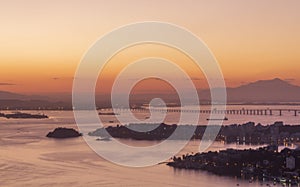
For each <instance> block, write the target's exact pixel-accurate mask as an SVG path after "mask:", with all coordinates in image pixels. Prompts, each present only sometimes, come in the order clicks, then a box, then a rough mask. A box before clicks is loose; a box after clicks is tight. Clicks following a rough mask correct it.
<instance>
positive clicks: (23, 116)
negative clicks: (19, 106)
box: [0, 112, 48, 119]
mask: <svg viewBox="0 0 300 187" xmlns="http://www.w3.org/2000/svg"><path fill="white" fill-rule="evenodd" d="M0 117H3V118H7V119H10V118H12V119H46V118H48V116H47V115H45V114H29V113H23V112H15V113H11V114H4V113H0Z"/></svg>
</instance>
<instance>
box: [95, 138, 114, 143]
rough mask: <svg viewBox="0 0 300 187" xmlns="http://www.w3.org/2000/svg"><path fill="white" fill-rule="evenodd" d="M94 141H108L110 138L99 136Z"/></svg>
mask: <svg viewBox="0 0 300 187" xmlns="http://www.w3.org/2000/svg"><path fill="white" fill-rule="evenodd" d="M96 141H104V142H108V141H111V139H110V137H99V138H97V139H96Z"/></svg>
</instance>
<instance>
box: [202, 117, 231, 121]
mask: <svg viewBox="0 0 300 187" xmlns="http://www.w3.org/2000/svg"><path fill="white" fill-rule="evenodd" d="M206 120H207V121H227V120H228V118H227V117H225V118H223V119H217V118H211V119H209V118H207V119H206Z"/></svg>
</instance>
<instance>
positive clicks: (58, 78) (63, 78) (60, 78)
mask: <svg viewBox="0 0 300 187" xmlns="http://www.w3.org/2000/svg"><path fill="white" fill-rule="evenodd" d="M51 79H52V80H54V81H57V80H65V79H74V77H52V78H51Z"/></svg>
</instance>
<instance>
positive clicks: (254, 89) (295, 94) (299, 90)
mask: <svg viewBox="0 0 300 187" xmlns="http://www.w3.org/2000/svg"><path fill="white" fill-rule="evenodd" d="M216 89H217V88H216ZM209 97H210V91H209V90H204V91H200V98H202V99H203V98H206V99H207V98H209ZM227 99H228V102H244V103H245V102H253V103H282V102H285V103H286V102H300V87H299V86H296V85H292V84H290V83H289V82H287V81H284V80H281V79H278V78H276V79H272V80H259V81H256V82H253V83H249V84H245V85H242V86H239V87H236V88H227Z"/></svg>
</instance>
